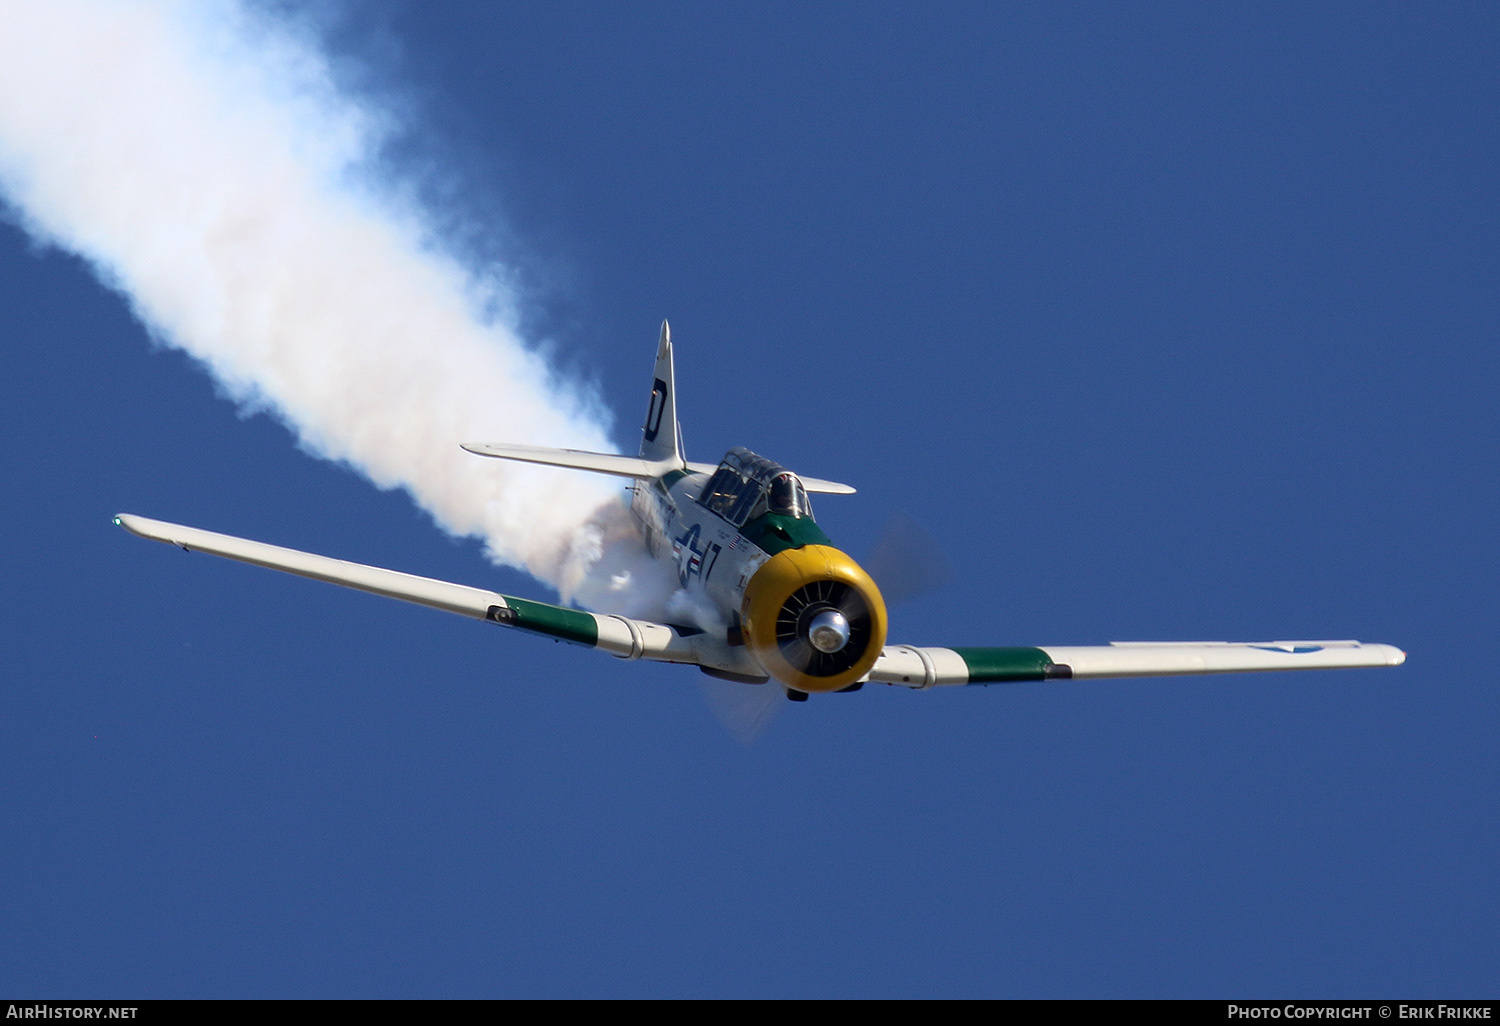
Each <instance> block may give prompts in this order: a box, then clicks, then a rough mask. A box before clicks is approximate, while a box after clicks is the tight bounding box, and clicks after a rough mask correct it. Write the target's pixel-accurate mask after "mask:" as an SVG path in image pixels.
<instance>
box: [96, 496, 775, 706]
mask: <svg viewBox="0 0 1500 1026" xmlns="http://www.w3.org/2000/svg"><path fill="white" fill-rule="evenodd" d="M115 523H117V524H119V525H120V526H121V527H123V528H125V530H127V531H129V532H130V533H131V534H134V535H137V536H138V537H141V538H150V539H152V540H154V541H160V542H166V543H167V544H169V545H176V546H178V547H179V548H183V549H186V550H187V551H189V552H208V553H211V554H213V555H215V556H224V557H225V558H227V559H237V560H239V561H240V562H242V563H253V564H254V565H256V566H263V567H269V568H270V569H272V570H281V571H284V572H286V573H290V574H298V575H299V576H302V577H311V578H312V579H313V580H316V581H327V582H329V583H330V584H340V585H343V586H344V587H346V588H357V589H359V590H360V591H368V592H371V593H372V594H375V595H384V596H385V597H387V598H394V599H401V600H402V601H405V602H415V603H416V604H418V605H423V606H430V607H432V608H433V609H441V610H443V611H445V612H449V613H459V614H461V615H463V616H470V617H473V618H474V619H476V620H488V621H489V622H491V623H498V624H502V625H504V626H506V627H514V628H518V629H520V630H523V631H528V632H530V633H532V634H541V635H545V636H546V637H550V638H557V639H559V640H562V641H571V642H573V643H574V644H578V645H584V646H587V647H589V648H598V649H603V650H604V651H606V652H608V653H610V654H611V655H616V656H619V657H620V658H622V659H650V660H654V661H657V662H667V663H688V664H692V665H695V666H703V667H707V668H709V669H712V670H716V671H719V672H720V673H728V674H732V675H741V676H747V677H755V678H756V679H761V678H763V677H764V673H763V672H762V671H761V669H760V667H759V666H755V665H753V664H752V663H751V662H750V657H749V655H748V654H747V653H746V651H745V649H743V648H730V647H729V645H728V644H727V643H726V642H725V641H724V640H722V639H718V638H715V637H712V636H711V635H708V634H704V633H703V632H701V631H698V630H696V629H690V628H682V627H673V626H669V625H667V624H660V623H651V622H650V621H648V620H632V619H629V618H628V617H624V616H611V615H607V614H602V613H589V612H585V611H583V610H581V609H568V608H566V607H564V606H553V605H548V604H547V603H545V602H533V601H531V600H530V599H523V598H515V597H514V596H511V595H501V594H500V593H499V592H494V591H486V590H485V589H483V588H471V587H469V586H468V585H464V584H450V583H449V582H447V581H437V580H433V579H432V578H430V577H417V576H416V575H414V574H405V573H401V572H400V571H397V570H383V569H381V568H380V567H375V566H366V565H364V564H363V563H350V562H346V561H345V560H342V559H333V558H331V557H329V556H318V555H314V554H313V553H311V552H300V551H298V550H297V549H285V548H282V547H281V546H279V545H267V544H265V543H264V542H257V541H250V540H248V539H246V538H236V537H234V536H233V535H228V534H216V533H215V532H213V531H203V530H199V529H198V528H196V527H184V526H182V525H181V524H169V523H167V522H165V521H162V520H151V519H149V518H147V517H138V516H133V515H132V514H129V513H121V514H119V515H117V516H116V517H115Z"/></svg>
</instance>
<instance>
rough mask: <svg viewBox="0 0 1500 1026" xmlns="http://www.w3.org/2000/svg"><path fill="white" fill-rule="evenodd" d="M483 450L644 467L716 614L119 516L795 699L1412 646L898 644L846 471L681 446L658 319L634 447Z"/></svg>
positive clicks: (581, 464)
mask: <svg viewBox="0 0 1500 1026" xmlns="http://www.w3.org/2000/svg"><path fill="white" fill-rule="evenodd" d="M463 448H464V449H466V450H468V451H469V452H471V453H475V454H477V455H480V456H488V457H495V458H499V459H507V460H519V461H522V462H526V463H533V464H542V465H546V466H552V467H567V468H572V469H575V470H585V471H592V472H594V473H601V474H613V475H617V476H620V477H625V478H630V479H632V480H633V482H634V483H633V485H632V487H631V502H630V508H631V511H632V513H633V514H634V518H635V520H636V521H637V523H638V525H639V527H640V530H641V534H642V538H643V540H644V542H645V546H646V549H647V551H648V552H649V553H650V554H651V555H652V556H653V557H654V558H656V559H658V560H663V561H665V562H667V563H668V564H669V566H670V567H671V568H672V569H673V570H675V572H676V574H677V579H678V582H679V584H680V585H681V587H682V588H684V589H686V590H688V591H689V592H690V593H691V594H692V595H693V596H694V597H695V598H697V599H699V600H700V601H706V602H707V603H708V604H709V605H710V606H711V608H713V609H715V610H717V611H718V613H719V615H720V616H721V617H722V622H723V623H724V625H725V627H724V628H723V630H720V631H707V630H704V629H703V628H702V627H700V626H695V625H692V624H681V623H652V622H649V621H646V620H637V619H631V618H628V617H624V616H616V615H613V614H605V613H592V612H588V611H585V610H582V609H573V608H568V607H564V606H556V605H549V604H548V603H545V602H537V601H534V600H532V599H525V598H517V597H514V596H510V595H501V594H499V593H497V592H493V591H487V590H485V589H483V588H474V587H469V586H467V585H462V584H452V583H449V582H446V581H438V580H433V579H431V578H427V577H417V576H414V575H412V574H406V573H400V572H398V571H395V570H385V569H381V568H379V567H373V566H365V565H363V564H360V563H350V562H345V561H344V560H340V559H333V558H330V557H328V556H320V555H314V554H312V553H308V552H299V551H297V550H295V549H287V548H281V547H280V546H276V545H267V544H265V543H263V542H256V541H250V540H248V539H245V538H236V537H233V536H231V535H225V534H217V533H214V532H212V531H204V530H199V529H197V528H192V527H185V526H182V525H180V524H171V523H166V522H164V521H160V520H151V519H148V518H146V517H141V516H135V515H132V514H128V513H121V514H118V515H117V516H116V517H115V518H114V522H115V523H116V524H117V525H119V526H121V527H123V528H125V529H126V530H127V531H130V532H131V533H132V534H135V535H138V536H140V537H142V538H150V539H154V540H156V541H161V542H167V543H169V544H172V545H177V546H180V547H181V548H183V549H186V550H188V551H196V552H208V553H212V554H213V555H216V556H224V557H227V558H229V559H236V560H240V561H241V562H245V563H253V564H255V565H257V566H263V567H269V568H271V569H273V570H282V571H285V572H287V573H293V574H299V575H301V576H303V577H311V578H313V579H315V580H320V581H328V582H330V583H333V584H340V585H343V586H345V587H349V588H357V589H360V590H362V591H368V592H373V593H374V594H376V595H385V596H387V597H389V598H395V599H402V600H404V601H407V602H414V603H417V604H420V605H425V606H430V607H433V608H435V609H442V610H446V611H448V612H451V613H459V614H462V615H465V616H470V617H473V618H475V619H478V620H487V621H489V622H491V623H496V624H500V625H502V626H505V627H510V628H514V629H517V630H521V631H524V632H527V633H530V634H536V635H542V636H545V637H551V638H556V639H560V640H562V641H567V642H572V643H574V644H578V645H583V646H585V647H588V648H596V649H601V650H603V651H605V652H608V653H610V654H611V655H614V656H618V657H619V658H621V659H647V660H652V661H656V662H667V663H683V664H687V665H691V666H697V667H698V668H699V669H700V670H702V671H703V672H704V673H706V674H708V675H710V676H713V677H718V678H722V679H725V680H730V681H740V682H744V683H748V684H767V683H769V682H771V681H774V682H776V684H777V685H779V686H780V687H782V688H783V689H784V690H785V693H786V696H787V698H789V699H792V700H793V701H799V702H805V701H807V699H808V696H809V695H813V694H822V693H828V692H848V691H857V690H859V689H860V688H861V687H863V686H864V685H865V684H866V683H881V684H890V685H900V686H904V687H908V688H912V689H916V690H923V689H927V688H933V687H943V686H950V685H970V684H993V683H1002V682H1014V681H1042V680H1058V679H1072V680H1084V679H1097V678H1105V677H1156V676H1167V675H1178V674H1202V673H1228V672H1235V671H1262V670H1294V669H1333V668H1338V667H1362V666H1396V665H1399V664H1401V663H1403V662H1405V660H1406V653H1405V652H1403V651H1401V650H1400V649H1399V648H1396V647H1394V646H1392V645H1380V644H1364V643H1361V642H1358V641H1268V642H1259V643H1243V644H1240V643H1229V642H1219V641H1210V642H1113V643H1111V644H1109V645H1098V646H1076V645H1065V646H1053V645H1046V646H1041V647H999V648H997V647H954V648H936V647H918V646H912V645H898V644H891V643H890V642H889V640H888V638H887V627H888V618H887V615H886V606H885V601H884V599H883V598H882V596H881V592H880V589H879V588H878V587H877V586H876V584H875V582H874V580H873V579H871V577H870V575H869V574H868V573H866V572H865V571H864V569H862V568H861V567H860V566H859V564H858V563H856V562H855V561H854V560H853V559H851V558H850V557H849V556H848V555H846V554H845V553H843V552H841V551H840V550H838V549H837V548H835V547H834V546H833V543H832V541H831V540H830V539H829V538H828V536H827V535H825V534H824V533H823V531H822V529H821V528H820V527H818V524H817V521H816V520H815V519H814V517H813V511H812V505H811V503H810V502H809V500H808V496H809V494H814V495H817V494H823V495H852V494H854V489H853V488H851V487H849V486H848V485H845V484H839V483H837V482H833V481H824V480H820V479H818V478H813V477H806V476H803V475H799V474H796V473H793V472H792V471H790V470H788V469H787V468H785V467H783V466H781V465H779V464H777V463H774V462H772V461H771V460H769V459H766V458H765V457H763V456H758V455H756V454H755V453H753V452H751V451H749V450H748V449H744V448H734V449H731V450H729V452H728V453H726V454H725V456H724V458H723V460H721V461H720V462H719V463H718V464H717V465H714V464H708V463H692V462H689V461H688V460H687V459H686V458H685V456H684V455H683V448H682V432H681V426H680V425H679V423H678V420H677V393H676V377H675V373H674V363H673V356H672V339H671V331H670V329H669V327H668V325H667V324H666V322H663V323H662V328H661V336H660V341H659V342H658V345H657V351H656V367H655V373H654V374H653V376H652V383H651V399H650V403H649V405H648V406H647V411H646V422H645V424H644V426H643V427H642V430H641V445H640V452H639V454H638V455H636V456H621V455H613V454H609V453H597V452H583V451H580V450H575V449H549V448H543V447H540V446H532V445H515V444H507V443H465V444H464V445H463Z"/></svg>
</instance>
